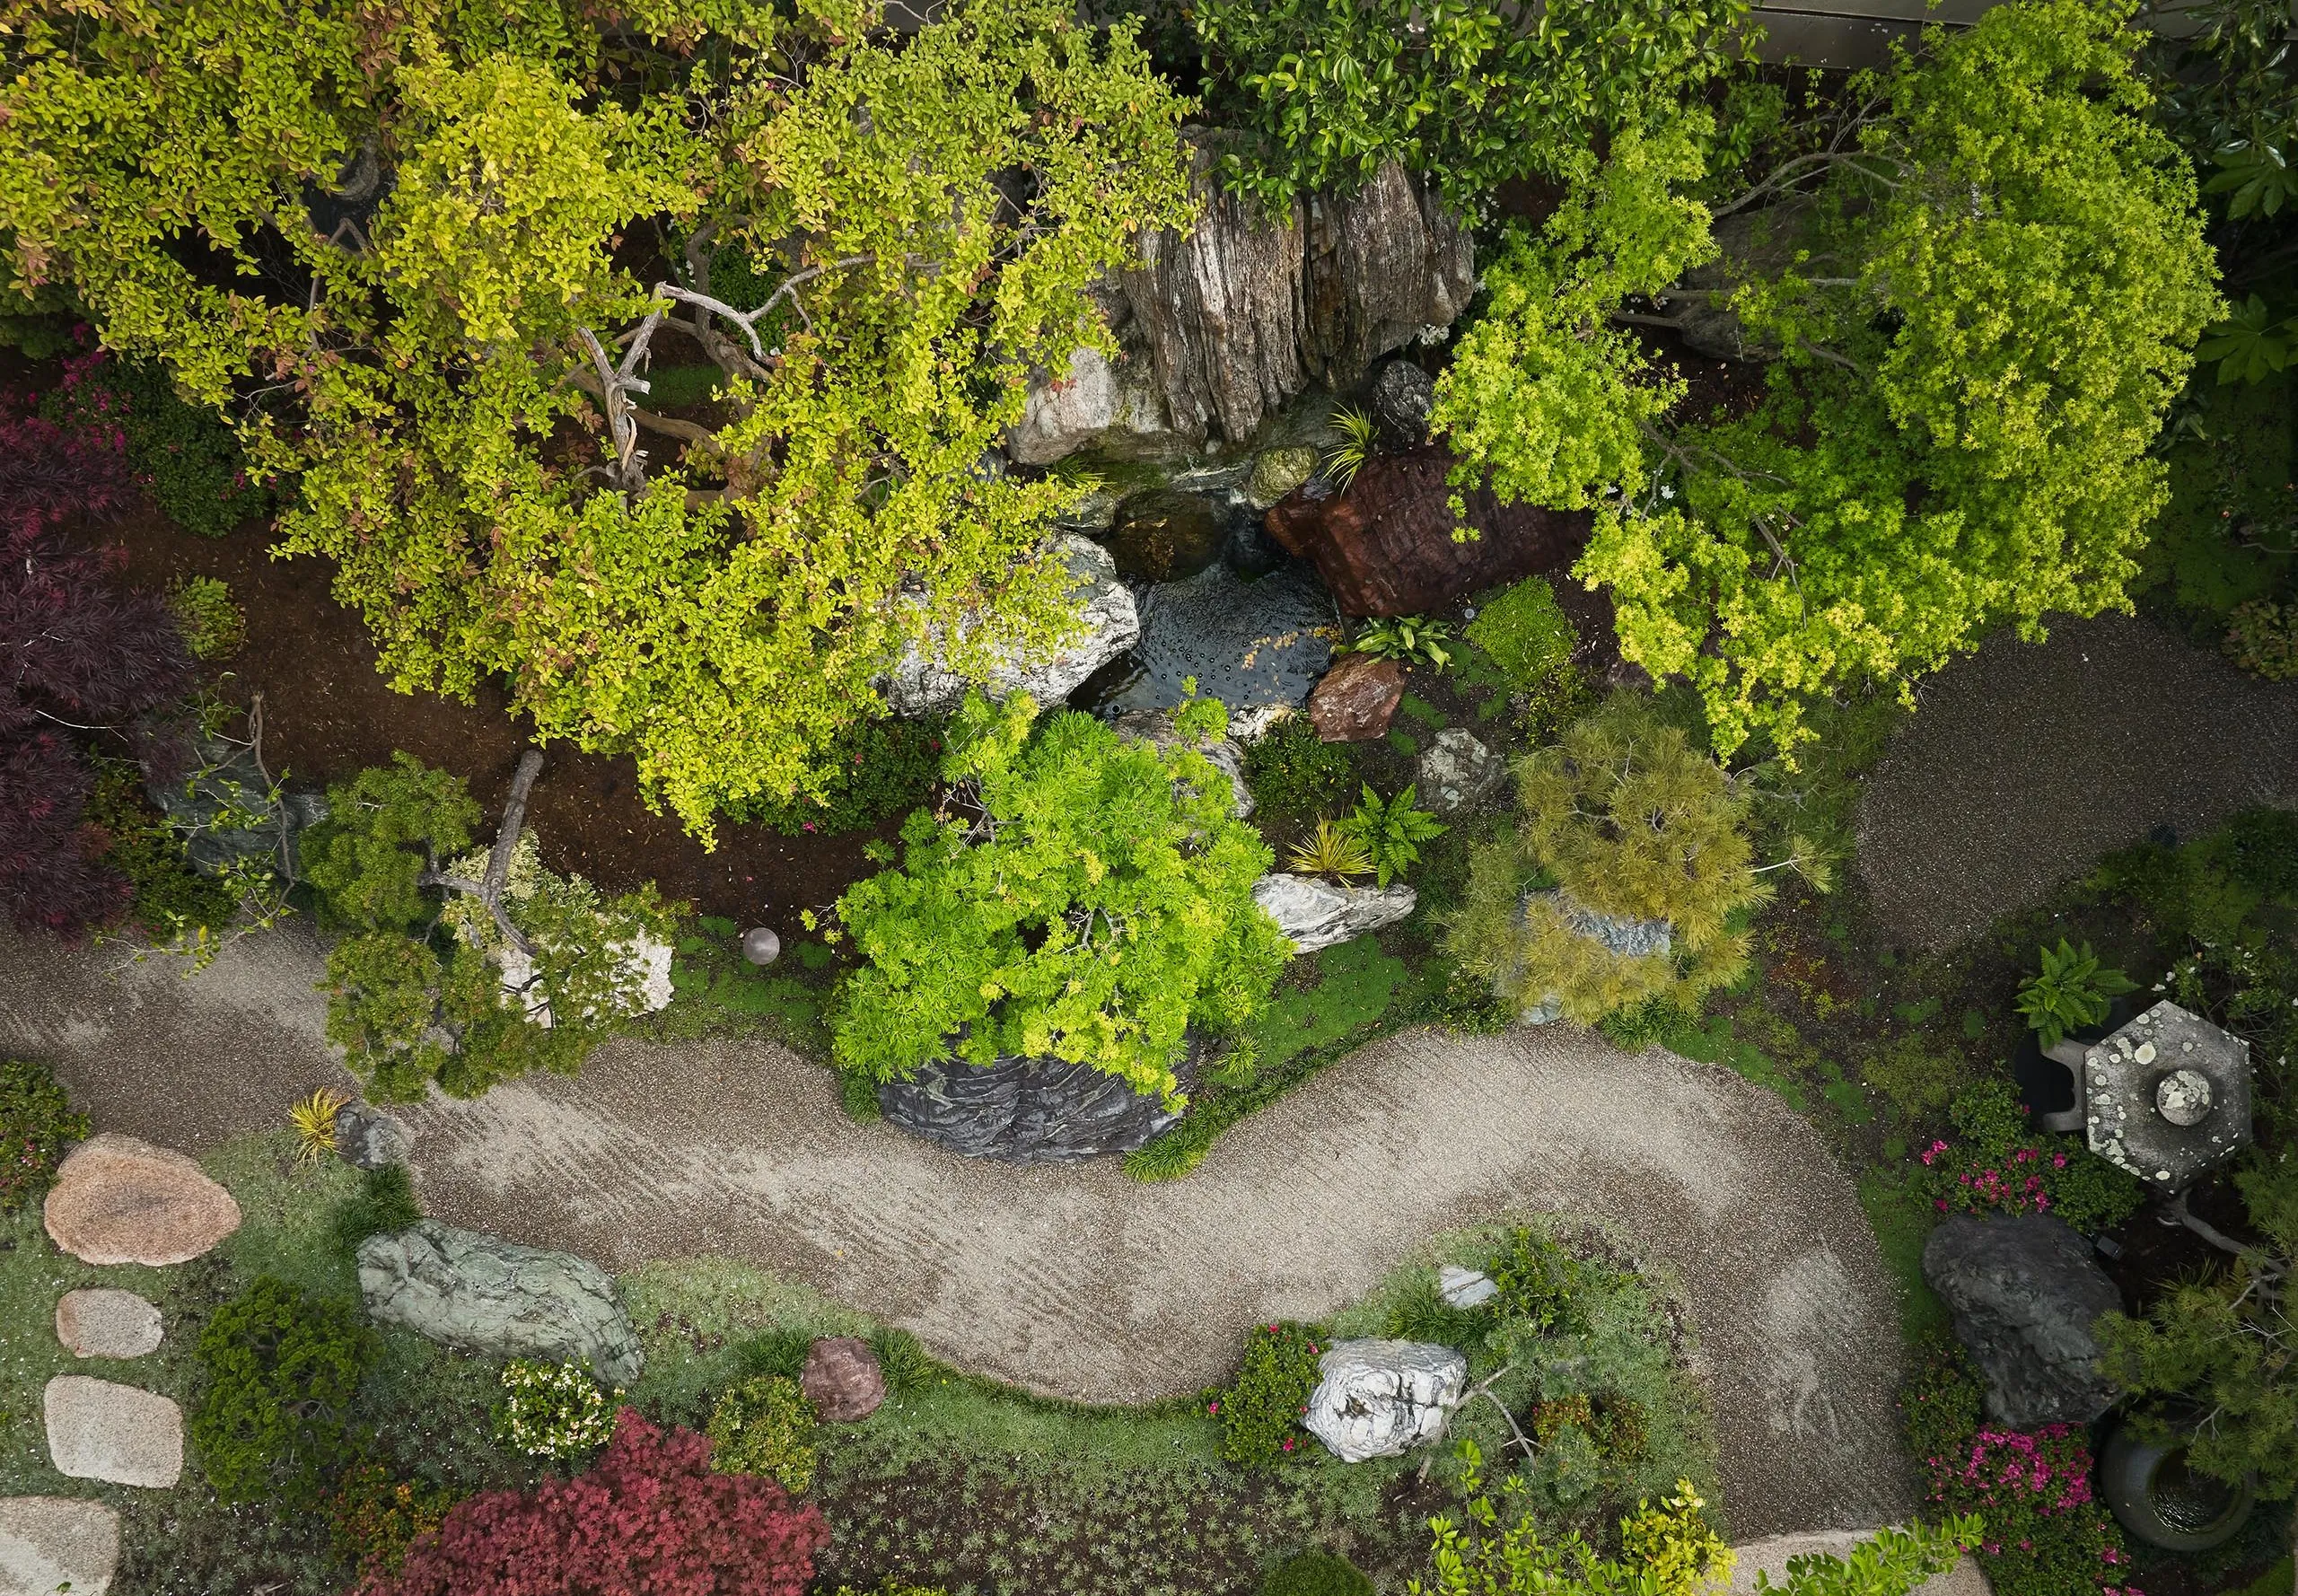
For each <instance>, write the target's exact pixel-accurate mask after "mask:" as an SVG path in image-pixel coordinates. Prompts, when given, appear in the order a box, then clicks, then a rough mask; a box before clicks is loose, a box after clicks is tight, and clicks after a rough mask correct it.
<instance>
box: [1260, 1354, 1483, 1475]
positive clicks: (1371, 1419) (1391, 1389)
mask: <svg viewBox="0 0 2298 1596" xmlns="http://www.w3.org/2000/svg"><path fill="white" fill-rule="evenodd" d="M1317 1372H1318V1374H1319V1375H1320V1379H1319V1380H1318V1381H1317V1389H1316V1390H1314V1391H1312V1392H1311V1393H1310V1395H1309V1412H1308V1416H1306V1417H1305V1418H1303V1419H1302V1421H1301V1422H1302V1424H1304V1425H1307V1426H1308V1430H1309V1434H1311V1435H1314V1436H1315V1437H1316V1438H1317V1439H1318V1440H1320V1441H1321V1442H1323V1443H1325V1447H1326V1450H1328V1451H1330V1452H1331V1453H1332V1455H1333V1456H1335V1457H1337V1458H1338V1459H1339V1460H1341V1461H1342V1462H1344V1463H1361V1462H1363V1461H1364V1460H1366V1459H1367V1458H1393V1457H1396V1456H1397V1455H1399V1453H1401V1452H1406V1451H1410V1450H1411V1449H1412V1448H1414V1447H1416V1446H1418V1445H1420V1444H1421V1443H1423V1442H1427V1441H1433V1440H1434V1439H1435V1438H1436V1436H1437V1435H1438V1434H1439V1433H1441V1432H1442V1431H1443V1428H1444V1421H1445V1419H1446V1418H1447V1417H1448V1416H1450V1415H1451V1413H1452V1409H1453V1408H1454V1407H1457V1406H1458V1405H1459V1403H1460V1398H1461V1396H1462V1395H1463V1394H1464V1393H1465V1392H1466V1390H1467V1388H1468V1379H1469V1361H1468V1359H1466V1358H1465V1357H1462V1356H1461V1355H1460V1354H1459V1353H1457V1352H1454V1351H1453V1350H1452V1348H1451V1347H1449V1346H1437V1345H1436V1344H1434V1342H1429V1341H1373V1340H1364V1341H1336V1342H1334V1343H1333V1344H1332V1346H1330V1347H1329V1349H1328V1350H1327V1351H1326V1352H1325V1354H1324V1355H1323V1356H1322V1357H1320V1358H1319V1359H1318V1360H1317Z"/></svg>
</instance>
